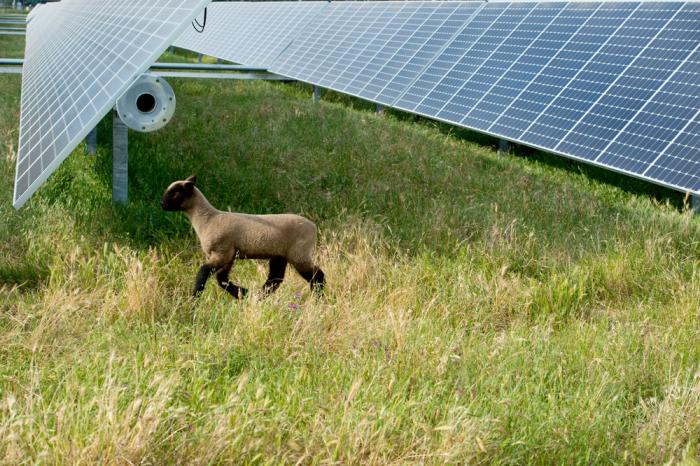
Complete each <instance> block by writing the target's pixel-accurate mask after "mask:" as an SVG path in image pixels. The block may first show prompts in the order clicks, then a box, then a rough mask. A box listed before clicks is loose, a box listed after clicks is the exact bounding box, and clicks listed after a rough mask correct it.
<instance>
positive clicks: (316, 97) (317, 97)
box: [314, 86, 321, 102]
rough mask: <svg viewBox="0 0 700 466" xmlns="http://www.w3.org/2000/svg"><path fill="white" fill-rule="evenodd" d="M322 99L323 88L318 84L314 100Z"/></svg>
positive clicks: (315, 88)
mask: <svg viewBox="0 0 700 466" xmlns="http://www.w3.org/2000/svg"><path fill="white" fill-rule="evenodd" d="M320 101H321V88H320V87H318V86H314V102H320Z"/></svg>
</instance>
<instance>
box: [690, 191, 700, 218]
mask: <svg viewBox="0 0 700 466" xmlns="http://www.w3.org/2000/svg"><path fill="white" fill-rule="evenodd" d="M690 208H691V210H692V211H693V213H694V214H695V215H698V214H700V196H697V195H695V194H691V195H690Z"/></svg>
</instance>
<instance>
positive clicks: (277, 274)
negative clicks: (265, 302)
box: [263, 256, 287, 295]
mask: <svg viewBox="0 0 700 466" xmlns="http://www.w3.org/2000/svg"><path fill="white" fill-rule="evenodd" d="M286 270H287V259H285V258H284V257H279V256H278V257H273V258H272V259H270V272H269V273H268V274H267V281H266V282H265V284H264V285H263V293H264V294H266V295H267V294H270V293H273V292H274V291H275V290H276V289H277V288H279V286H280V285H281V284H282V281H283V280H284V272H285V271H286Z"/></svg>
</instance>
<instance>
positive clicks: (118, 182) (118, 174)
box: [112, 109, 129, 205]
mask: <svg viewBox="0 0 700 466" xmlns="http://www.w3.org/2000/svg"><path fill="white" fill-rule="evenodd" d="M128 201H129V128H127V126H126V125H125V124H124V122H123V121H122V120H121V119H120V118H119V114H117V111H116V109H115V110H113V111H112V203H113V204H123V205H126V204H127V202H128Z"/></svg>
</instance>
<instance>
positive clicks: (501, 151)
mask: <svg viewBox="0 0 700 466" xmlns="http://www.w3.org/2000/svg"><path fill="white" fill-rule="evenodd" d="M510 149H511V146H510V141H506V140H505V139H500V140H499V141H498V155H508V154H510Z"/></svg>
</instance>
